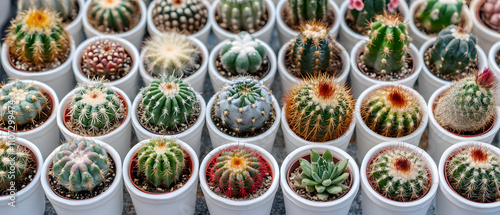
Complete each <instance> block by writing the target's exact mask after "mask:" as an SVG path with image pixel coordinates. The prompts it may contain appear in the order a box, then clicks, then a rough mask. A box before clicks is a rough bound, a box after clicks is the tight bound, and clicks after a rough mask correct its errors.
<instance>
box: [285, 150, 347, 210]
mask: <svg viewBox="0 0 500 215" xmlns="http://www.w3.org/2000/svg"><path fill="white" fill-rule="evenodd" d="M348 161H349V160H342V161H339V162H337V164H335V162H334V161H333V156H332V154H331V152H330V151H328V150H326V151H325V153H323V155H322V156H320V155H319V154H318V152H316V151H314V150H312V149H311V163H309V161H307V160H305V159H303V158H300V159H299V162H300V167H301V168H302V174H300V176H296V177H295V178H294V182H293V186H294V187H297V188H302V189H306V191H307V192H310V193H316V197H318V199H320V200H323V201H325V200H328V198H329V197H330V195H333V196H334V197H338V196H340V195H342V194H343V193H344V191H346V190H348V189H349V186H347V185H345V184H342V183H343V182H344V181H346V180H347V179H348V178H349V173H348V172H346V167H347V163H348Z"/></svg>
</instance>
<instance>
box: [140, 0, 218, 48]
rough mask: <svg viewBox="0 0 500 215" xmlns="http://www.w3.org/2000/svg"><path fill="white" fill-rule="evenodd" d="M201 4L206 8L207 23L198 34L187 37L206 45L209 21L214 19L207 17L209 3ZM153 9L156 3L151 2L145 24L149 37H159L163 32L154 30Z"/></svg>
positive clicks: (209, 8)
mask: <svg viewBox="0 0 500 215" xmlns="http://www.w3.org/2000/svg"><path fill="white" fill-rule="evenodd" d="M203 4H204V5H205V7H206V8H207V23H205V26H203V28H201V29H200V30H199V31H198V32H196V33H193V34H191V35H189V36H191V37H194V38H196V39H198V40H200V41H201V42H203V43H204V44H206V43H207V42H208V35H210V27H211V25H210V20H209V19H213V18H214V17H212V16H210V15H209V14H210V12H209V11H210V10H211V9H212V8H211V7H210V3H208V2H207V1H205V0H203ZM155 7H156V1H153V2H151V4H150V5H149V6H148V14H147V22H146V23H147V25H148V33H149V35H150V36H159V35H161V34H163V32H161V31H160V30H158V28H156V25H155V24H154V22H153V10H154V8H155Z"/></svg>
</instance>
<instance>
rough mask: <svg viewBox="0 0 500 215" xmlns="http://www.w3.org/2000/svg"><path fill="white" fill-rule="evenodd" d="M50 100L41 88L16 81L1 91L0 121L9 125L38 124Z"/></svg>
mask: <svg viewBox="0 0 500 215" xmlns="http://www.w3.org/2000/svg"><path fill="white" fill-rule="evenodd" d="M47 102H48V99H47V97H45V95H44V93H43V91H42V90H40V88H38V87H37V86H35V85H34V84H33V83H24V82H22V81H14V82H13V83H12V84H9V85H5V86H3V87H2V88H1V89H0V106H2V108H0V121H1V122H2V123H3V124H5V125H9V123H8V121H10V120H12V121H14V123H15V124H16V125H25V124H28V123H36V121H37V119H38V118H39V116H40V115H42V114H43V110H44V108H45V107H46V106H47Z"/></svg>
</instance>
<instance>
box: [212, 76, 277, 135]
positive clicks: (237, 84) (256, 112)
mask: <svg viewBox="0 0 500 215" xmlns="http://www.w3.org/2000/svg"><path fill="white" fill-rule="evenodd" d="M214 106H215V115H216V116H217V117H218V118H219V119H221V121H222V123H223V124H224V125H227V126H228V127H229V128H230V129H232V130H233V131H236V132H238V133H247V132H253V131H254V130H256V129H259V128H261V127H262V126H264V123H265V122H266V121H267V120H268V119H269V118H270V117H271V111H272V109H273V101H272V94H271V91H270V90H269V89H268V88H267V87H266V86H265V85H264V84H263V83H262V82H260V81H257V80H255V79H253V78H250V77H239V78H237V79H236V80H234V81H232V82H228V83H227V85H226V86H224V87H223V89H222V91H220V92H219V94H218V96H217V99H216V101H215V105H214Z"/></svg>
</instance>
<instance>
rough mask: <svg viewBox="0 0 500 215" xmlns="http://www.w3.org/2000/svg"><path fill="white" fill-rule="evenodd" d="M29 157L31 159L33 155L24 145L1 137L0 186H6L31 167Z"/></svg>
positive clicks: (18, 178)
mask: <svg viewBox="0 0 500 215" xmlns="http://www.w3.org/2000/svg"><path fill="white" fill-rule="evenodd" d="M30 159H33V157H32V156H31V154H30V153H29V152H28V150H27V149H26V148H25V147H24V146H21V145H19V144H18V143H15V142H10V141H9V140H8V139H7V138H1V139H0V188H2V189H4V188H8V187H9V186H10V183H11V182H12V181H16V180H20V179H21V178H23V177H24V175H25V174H26V172H27V170H29V169H30V168H32V167H30V166H28V161H29V160H30ZM38 165H41V164H38Z"/></svg>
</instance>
